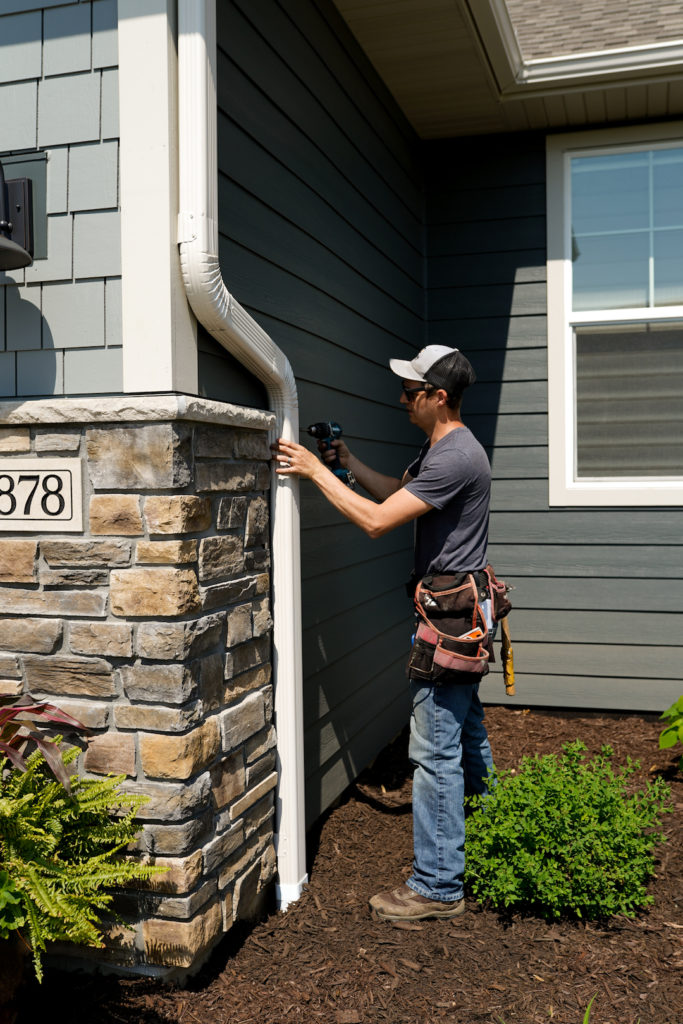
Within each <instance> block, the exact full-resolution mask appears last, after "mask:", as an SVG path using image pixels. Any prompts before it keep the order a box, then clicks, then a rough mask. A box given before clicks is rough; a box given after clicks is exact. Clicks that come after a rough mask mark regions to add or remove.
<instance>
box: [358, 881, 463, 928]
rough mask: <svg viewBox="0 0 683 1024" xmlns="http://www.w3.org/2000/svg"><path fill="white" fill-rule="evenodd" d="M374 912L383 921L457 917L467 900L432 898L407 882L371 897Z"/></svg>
mask: <svg viewBox="0 0 683 1024" xmlns="http://www.w3.org/2000/svg"><path fill="white" fill-rule="evenodd" d="M370 907H371V908H372V911H373V913H375V914H376V915H377V917H379V918H380V920H382V921H423V920H424V919H425V918H429V917H440V918H448V917H457V916H458V914H464V912H465V901H464V899H461V900H451V901H450V902H449V903H444V902H442V901H441V900H430V899H428V898H427V897H426V896H420V894H419V893H417V892H414V890H413V889H411V888H410V886H409V885H406V884H405V882H404V883H403V885H400V886H399V887H398V889H394V890H393V891H392V892H380V893H378V894H377V895H376V896H372V897H371V899H370Z"/></svg>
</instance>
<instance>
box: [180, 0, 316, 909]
mask: <svg viewBox="0 0 683 1024" xmlns="http://www.w3.org/2000/svg"><path fill="white" fill-rule="evenodd" d="M178 15H179V20H178V82H179V88H178V93H179V111H178V113H179V119H178V120H179V157H180V205H179V213H180V216H179V219H178V223H179V227H180V232H181V234H180V237H181V239H182V241H181V242H180V260H181V267H182V273H183V280H184V283H185V288H186V291H187V297H188V299H189V302H190V304H191V306H192V309H193V311H194V313H195V315H196V317H197V319H198V320H199V322H200V323H202V324H203V325H204V327H205V328H206V329H207V330H208V331H209V333H210V334H211V335H212V336H213V337H214V338H216V340H217V341H219V342H220V344H221V345H223V346H224V347H225V348H226V349H227V350H228V351H229V352H231V353H232V354H233V355H234V356H235V357H236V358H237V359H238V360H239V361H240V362H241V363H242V364H243V365H244V366H246V367H247V369H249V370H251V372H252V373H254V374H255V375H256V376H257V377H258V378H259V379H260V380H261V381H263V383H264V384H265V386H266V388H267V390H268V394H269V397H270V401H271V404H272V408H273V410H274V412H275V416H276V426H275V430H276V432H277V434H279V435H281V436H284V437H287V438H290V439H292V440H296V441H298V437H299V408H298V400H297V389H296V381H295V378H294V374H293V372H292V368H291V366H290V365H289V362H288V360H287V358H286V357H285V355H284V353H283V352H282V351H281V350H280V349H279V348H278V347H277V345H275V343H274V342H273V340H272V339H271V338H270V336H269V335H268V334H266V332H265V331H264V330H263V329H262V328H261V327H260V326H259V325H258V324H257V323H256V321H255V320H254V319H253V318H252V317H251V316H249V314H248V313H247V312H246V311H245V310H244V309H243V308H242V307H241V306H240V304H239V303H238V302H236V301H235V299H234V298H233V297H232V295H231V294H230V292H229V291H228V289H227V287H226V285H225V282H224V281H223V277H222V275H221V269H220V265H219V261H218V158H217V123H216V122H217V100H216V64H217V61H216V0H179V2H178ZM271 525H272V557H273V588H272V593H273V620H274V628H273V660H274V675H275V724H276V729H277V753H278V775H279V783H278V790H277V794H276V808H275V814H276V825H275V828H276V834H275V845H276V851H277V862H278V883H279V892H280V894H281V898H282V900H283V901H285V900H286V901H287V902H292V901H293V900H294V899H298V897H299V896H300V895H301V888H302V886H303V885H304V883H305V881H306V878H307V876H306V833H305V813H304V769H303V693H302V681H303V668H302V651H301V559H300V536H299V485H298V480H296V479H295V478H288V479H282V478H280V477H276V476H275V474H273V481H272V487H271Z"/></svg>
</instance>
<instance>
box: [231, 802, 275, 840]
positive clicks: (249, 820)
mask: <svg viewBox="0 0 683 1024" xmlns="http://www.w3.org/2000/svg"><path fill="white" fill-rule="evenodd" d="M228 813H230V812H229V811H228ZM274 818H275V802H274V800H273V795H272V793H266V795H265V797H264V798H263V800H259V801H258V803H255V804H254V805H253V807H250V808H249V810H248V811H247V812H246V814H245V815H244V818H243V819H242V827H243V828H244V835H245V836H246V837H247V838H249V837H251V836H252V835H254V834H256V833H258V834H259V835H261V834H263V833H264V832H265V833H268V834H272V832H273V819H274Z"/></svg>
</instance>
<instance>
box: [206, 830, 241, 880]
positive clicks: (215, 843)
mask: <svg viewBox="0 0 683 1024" xmlns="http://www.w3.org/2000/svg"><path fill="white" fill-rule="evenodd" d="M243 843H244V832H243V830H242V828H241V826H240V825H234V826H233V827H232V828H230V829H229V830H228V831H227V832H223V833H222V834H221V835H219V836H216V837H215V838H214V839H212V840H211V842H209V843H207V844H206V846H205V847H204V849H203V850H202V854H203V857H204V874H205V875H210V874H211V872H212V871H215V870H216V868H219V867H221V865H223V864H224V863H225V861H226V860H227V859H228V858H229V857H230V856H231V855H232V854H233V853H234V852H235V850H237V849H238V848H239V847H240V846H242V844H243Z"/></svg>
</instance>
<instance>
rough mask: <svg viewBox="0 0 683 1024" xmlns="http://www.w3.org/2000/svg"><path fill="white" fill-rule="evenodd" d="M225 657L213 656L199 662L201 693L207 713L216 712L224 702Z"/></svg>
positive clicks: (220, 655)
mask: <svg viewBox="0 0 683 1024" xmlns="http://www.w3.org/2000/svg"><path fill="white" fill-rule="evenodd" d="M223 674H224V668H223V655H222V654H211V655H209V657H208V658H202V660H201V662H199V693H200V696H201V699H202V705H203V707H204V709H205V710H207V711H215V710H217V709H218V708H219V707H221V705H222V704H223V703H224V700H223V691H224V683H223Z"/></svg>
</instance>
